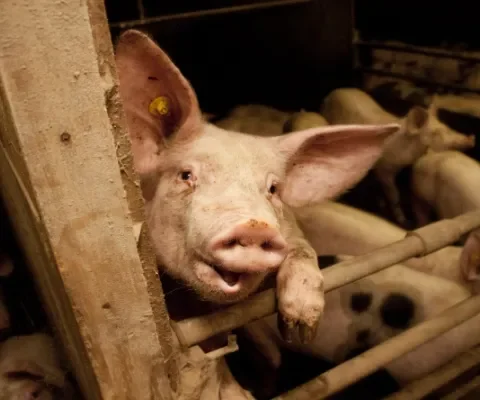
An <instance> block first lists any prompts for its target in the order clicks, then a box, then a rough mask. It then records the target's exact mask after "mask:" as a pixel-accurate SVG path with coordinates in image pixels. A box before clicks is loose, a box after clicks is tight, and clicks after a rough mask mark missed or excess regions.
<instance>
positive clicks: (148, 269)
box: [0, 0, 480, 400]
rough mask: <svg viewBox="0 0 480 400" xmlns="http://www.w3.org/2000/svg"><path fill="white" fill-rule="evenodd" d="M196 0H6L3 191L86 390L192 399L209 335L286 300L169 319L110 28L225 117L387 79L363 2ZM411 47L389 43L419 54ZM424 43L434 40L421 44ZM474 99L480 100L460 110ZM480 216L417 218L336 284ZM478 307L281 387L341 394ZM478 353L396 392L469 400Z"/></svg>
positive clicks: (91, 395) (331, 270) (337, 269)
mask: <svg viewBox="0 0 480 400" xmlns="http://www.w3.org/2000/svg"><path fill="white" fill-rule="evenodd" d="M196 3H197V2H195V3H194V2H188V1H185V2H183V3H180V2H179V3H173V2H172V3H168V4H167V3H165V4H163V3H161V2H153V1H147V0H145V1H141V0H138V1H130V2H122V4H121V5H120V4H118V2H112V1H106V4H104V3H103V2H102V1H98V0H88V1H86V2H80V3H75V4H73V3H71V2H63V1H56V0H55V1H45V0H41V1H37V2H35V3H32V2H26V1H15V2H13V1H9V0H5V1H3V2H2V14H1V15H0V96H1V97H0V107H1V108H0V110H1V113H0V115H1V117H0V139H1V140H0V146H1V148H0V179H1V181H0V190H1V196H2V199H3V201H4V203H5V206H6V210H7V212H8V215H9V219H10V221H11V224H12V226H13V229H14V231H15V234H16V237H17V239H18V242H19V243H20V246H21V248H22V250H23V252H24V254H25V257H26V259H27V264H28V266H29V269H30V271H31V274H32V276H33V280H34V282H35V284H36V287H37V288H38V292H39V296H40V299H41V302H42V304H43V305H44V307H45V310H46V311H47V314H48V318H49V321H50V322H51V325H52V327H53V330H54V332H55V336H56V338H58V339H59V340H60V342H61V344H62V348H63V351H64V353H65V356H66V358H67V359H68V363H69V365H70V366H71V369H72V371H73V375H74V376H75V379H76V380H77V381H78V384H79V387H80V391H81V392H82V394H83V397H84V398H85V399H89V400H90V399H118V400H123V399H125V400H126V399H175V398H178V393H180V392H181V389H182V385H185V384H186V379H187V378H185V376H187V377H188V373H189V369H188V366H189V361H188V357H189V356H190V354H193V353H192V351H193V350H198V349H199V348H198V344H199V343H201V342H202V341H204V340H205V339H208V338H210V337H213V336H214V335H216V334H218V333H224V332H230V331H232V330H234V329H236V328H239V327H241V326H244V325H245V324H247V323H248V322H251V321H255V320H258V319H260V318H262V317H265V316H268V315H271V314H273V313H275V311H276V301H275V292H274V290H267V291H264V292H261V293H258V294H256V295H254V296H253V297H251V298H249V299H247V300H246V301H244V302H241V303H239V304H236V305H233V306H231V307H229V308H227V309H225V310H221V311H218V312H216V313H213V314H210V315H205V316H201V317H195V318H189V319H185V320H183V321H179V322H173V321H171V320H170V319H169V315H168V312H167V309H166V305H165V302H164V298H165V294H164V293H163V289H162V285H161V283H160V276H159V273H158V271H157V266H156V258H155V254H154V252H153V249H152V244H151V241H150V239H149V236H148V234H147V233H146V230H145V228H144V225H143V222H144V218H145V217H144V205H143V200H142V195H141V192H140V186H139V179H138V177H137V175H136V173H135V171H134V170H133V163H132V156H131V150H130V142H129V140H128V137H127V128H126V124H125V121H124V119H125V118H124V111H123V106H122V102H121V101H120V98H119V93H118V78H117V73H116V66H115V61H114V56H113V46H112V41H115V40H116V38H117V36H118V34H119V33H120V31H121V30H123V29H125V28H132V27H134V28H138V29H142V30H145V31H148V32H149V33H151V34H152V35H153V36H154V37H155V39H156V40H158V42H159V44H160V45H161V46H162V48H164V49H165V50H166V51H167V52H168V53H169V54H170V55H171V56H172V58H173V60H174V61H175V62H176V64H177V65H178V66H179V68H180V69H181V70H182V72H184V73H185V75H186V77H187V78H188V79H189V80H190V81H191V82H192V85H193V86H194V87H195V90H196V92H197V93H198V97H199V101H200V104H201V106H202V110H203V111H205V112H209V113H214V114H222V113H225V112H227V111H228V110H229V109H230V108H231V107H233V106H235V105H237V104H245V103H262V104H268V105H270V106H273V107H277V108H279V109H300V108H306V109H312V110H316V109H317V108H318V105H319V103H320V102H321V99H322V98H323V97H324V96H325V95H327V94H328V93H329V92H330V91H331V90H333V89H335V88H338V87H345V86H353V85H355V84H359V82H360V81H359V79H358V78H359V75H356V74H355V72H362V73H364V74H365V75H361V76H360V78H362V79H364V81H361V82H362V84H363V86H364V87H365V88H369V89H373V88H374V86H375V85H376V84H377V83H375V82H374V83H373V84H372V83H369V81H367V79H368V76H370V75H375V76H377V75H382V76H385V75H388V71H387V72H385V71H384V70H383V69H382V70H381V71H378V68H377V67H371V66H367V65H366V62H365V61H364V60H363V61H362V59H361V57H366V56H362V55H361V54H359V53H360V52H361V50H362V49H361V48H368V49H370V48H372V47H374V45H375V44H376V42H373V41H371V40H366V39H365V40H363V39H362V40H360V37H359V34H358V33H357V34H355V19H354V7H353V4H352V2H351V1H350V0H341V1H338V0H337V1H333V0H271V1H247V0H241V1H240V0H239V1H229V2H228V3H229V4H228V5H226V4H225V3H224V2H219V1H209V2H205V6H204V8H202V9H199V8H198V7H199V6H198V4H196ZM194 4H195V6H194ZM360 6H362V5H361V4H360V2H359V7H360ZM105 7H106V8H105ZM362 7H367V5H365V6H362ZM107 15H108V19H107ZM357 19H359V18H357ZM360 25H361V24H360ZM360 33H361V32H360ZM354 37H356V40H354ZM377 44H378V43H377ZM396 46H397V47H394V49H393V50H391V49H390V50H391V51H400V50H401V51H404V50H405V46H404V47H402V46H401V45H398V44H397V45H396ZM412 46H413V45H411V46H410V47H408V49H410V50H411V49H412ZM399 49H400V50H399ZM408 49H407V50H408ZM418 51H427V50H425V49H420V48H419V47H415V46H414V47H413V52H418ZM356 53H357V55H358V57H355V54H356ZM422 54H423V53H422ZM427 55H428V56H429V57H434V56H435V51H433V50H432V51H431V52H430V53H428V54H427ZM447 56H448V57H457V54H456V53H455V54H454V53H453V52H450V53H448V54H447ZM440 57H443V58H445V57H444V55H441V56H440ZM464 58H465V57H464ZM467 58H468V57H467ZM455 60H460V61H458V62H461V60H462V58H461V56H459V57H458V58H455ZM467 61H468V60H467ZM470 61H471V60H470ZM394 64H395V63H392V65H394ZM382 65H383V66H385V65H387V67H388V66H389V65H390V64H389V62H387V63H386V64H385V63H384V64H382ZM390 72H391V71H390ZM367 75H368V76H367ZM405 75H406V74H396V73H395V72H392V73H391V76H393V77H394V78H398V79H400V78H401V79H405V78H406V76H405ZM414 78H415V77H414ZM423 81H425V79H423ZM419 82H420V83H422V79H419ZM419 82H417V81H415V83H416V84H420V83H419ZM380 83H383V81H381V82H380ZM427 83H428V84H429V85H430V86H428V88H431V86H432V83H431V82H427ZM434 84H435V82H434ZM437 84H438V85H437V86H442V85H443V86H442V87H450V88H453V89H455V93H453V94H451V93H449V92H442V93H441V94H443V95H444V97H443V101H444V103H443V104H444V105H445V108H446V109H447V113H448V112H450V113H455V112H457V111H460V112H466V111H465V110H467V111H468V110H470V109H471V108H472V107H473V108H475V104H476V103H475V102H476V101H477V100H476V99H475V98H474V97H461V96H462V95H463V94H462V91H461V88H459V87H458V86H459V84H458V83H457V84H456V85H455V84H448V83H442V82H440V83H438V82H437ZM369 85H370V86H369ZM467 86H468V85H467ZM478 90H479V88H476V87H473V88H472V87H470V86H468V88H467V89H466V90H465V91H466V92H474V93H476V91H478ZM448 96H449V97H448ZM458 97H460V98H464V99H465V98H466V100H465V101H466V102H467V105H468V107H467V106H465V107H463V108H460V110H459V109H458V108H457V109H455V107H454V106H455V105H456V104H457V103H458V101H457V100H458ZM472 102H473V104H474V105H473V106H472V105H471V104H472ZM452 104H453V105H454V106H452ZM462 104H463V103H462ZM449 109H450V111H448V110H449ZM468 114H469V116H471V115H470V114H471V113H468ZM461 117H462V115H460V116H459V118H460V119H461ZM474 117H475V115H473V118H474ZM472 124H474V123H473V122H472ZM474 133H476V132H474ZM475 155H476V154H475V153H473V156H475ZM354 194H355V193H354ZM353 202H354V203H356V204H362V201H361V200H358V201H357V202H356V201H355V200H354V201H353ZM377 211H378V210H377ZM476 228H480V211H472V212H469V213H466V214H463V215H460V216H458V217H455V218H452V219H448V220H440V221H437V222H434V223H432V224H429V225H426V226H423V227H421V228H418V229H414V230H412V231H410V232H409V233H408V235H407V237H405V239H403V240H400V241H397V242H395V243H392V244H390V245H387V246H385V247H382V248H379V249H377V250H374V251H371V252H369V253H367V254H364V255H361V256H357V257H354V258H353V259H350V260H347V261H343V262H340V263H337V264H336V265H333V266H331V267H328V268H327V269H325V270H324V275H325V290H326V291H332V290H334V289H337V288H339V287H342V286H343V285H346V284H348V283H351V282H354V281H356V280H358V279H360V278H362V277H365V276H368V275H370V274H373V273H375V272H377V271H380V270H382V269H385V268H388V267H390V266H392V265H394V264H397V263H400V262H402V261H405V260H408V259H411V258H412V257H417V256H424V255H426V254H429V253H432V252H434V251H436V250H438V249H441V248H443V247H445V246H447V245H449V244H452V243H455V242H457V241H458V240H459V239H461V238H462V237H463V236H464V235H465V234H467V233H469V232H471V231H473V230H475V229H476ZM479 314H480V298H479V297H478V295H472V296H471V297H470V298H468V299H467V300H465V301H463V302H461V303H459V304H457V305H455V306H453V307H452V308H450V309H448V310H446V311H444V312H443V313H441V314H439V315H438V316H436V317H434V318H433V319H430V320H427V321H425V322H422V323H420V324H418V325H416V326H414V327H412V328H410V329H408V330H406V331H405V332H403V333H402V334H400V335H398V336H395V337H394V338H391V339H389V340H387V341H385V342H384V343H382V344H380V345H378V346H376V347H374V348H372V349H370V350H368V351H366V352H365V353H363V354H361V355H358V356H357V357H354V358H352V359H350V360H348V361H345V362H344V363H342V364H340V365H338V366H335V367H333V368H331V369H329V370H328V371H326V372H324V373H322V374H321V375H319V376H318V377H316V378H314V379H313V380H310V381H308V382H303V383H301V384H298V387H296V388H293V387H292V388H288V390H287V391H286V392H285V393H282V394H277V395H276V397H275V399H295V400H297V399H298V400H301V399H321V398H327V397H329V396H332V395H334V394H335V393H337V392H340V391H341V390H343V389H345V388H347V387H348V386H350V385H352V384H354V383H355V382H357V381H359V380H360V379H362V378H364V377H366V376H367V375H369V374H371V373H373V372H375V371H377V370H379V369H381V368H382V367H384V366H385V365H387V364H388V363H390V362H391V361H393V360H395V359H397V358H398V357H400V356H402V355H404V354H405V353H407V352H409V351H411V350H414V349H415V348H417V347H419V346H420V345H422V344H423V343H425V342H427V341H430V340H432V339H433V338H435V337H437V336H438V335H440V334H442V333H444V332H446V331H448V330H450V329H452V328H454V327H455V326H457V325H459V324H460V323H462V322H464V321H467V320H469V319H471V318H473V317H475V316H476V315H479ZM238 347H239V346H238V345H237V343H236V341H235V336H230V341H229V344H228V345H227V347H225V348H223V349H218V350H215V351H214V352H212V353H207V354H204V353H203V352H201V356H200V358H201V360H202V362H204V363H205V364H208V363H209V362H213V360H215V359H216V358H218V357H223V356H224V355H226V354H229V355H230V356H233V355H234V354H235V352H236V351H237V350H238ZM185 360H187V361H185ZM479 365H480V352H479V349H478V348H474V349H472V350H470V351H469V352H467V353H465V354H462V355H460V356H459V357H458V358H457V359H455V360H453V361H451V363H449V364H446V365H445V366H443V367H442V368H440V369H438V370H436V371H434V372H433V373H432V374H430V375H429V376H427V377H425V378H423V379H422V380H420V381H416V382H413V383H412V384H410V385H409V386H407V387H405V388H403V390H399V391H398V392H396V393H391V394H390V397H389V398H390V399H402V398H405V399H406V398H408V399H420V398H424V397H425V396H426V395H428V394H429V393H432V392H435V391H438V390H439V389H442V388H443V390H447V389H448V390H447V392H446V393H453V395H455V393H457V395H456V396H457V397H449V398H458V399H459V398H463V397H461V396H465V395H466V394H467V392H471V391H472V390H474V389H475V387H476V386H480V383H479V382H478V379H477V378H473V379H470V378H472V377H471V376H469V379H468V382H465V379H464V380H463V381H462V382H461V383H456V384H455V385H454V386H453V388H452V387H448V383H449V382H451V381H454V379H456V378H458V377H459V376H461V375H464V374H466V373H469V372H470V375H471V373H472V371H474V372H475V371H477V372H478V368H479ZM445 388H447V389H445ZM444 396H447V395H446V394H444ZM445 398H446V397H445ZM192 400H193V398H192Z"/></svg>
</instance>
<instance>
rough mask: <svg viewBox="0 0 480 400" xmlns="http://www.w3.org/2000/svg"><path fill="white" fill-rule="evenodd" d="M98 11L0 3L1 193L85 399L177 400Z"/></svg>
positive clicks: (54, 2)
mask: <svg viewBox="0 0 480 400" xmlns="http://www.w3.org/2000/svg"><path fill="white" fill-rule="evenodd" d="M92 4H93V3H85V2H81V3H77V2H75V3H72V2H64V1H60V0H50V1H47V0H39V1H36V2H28V1H26V0H20V1H13V0H3V1H2V3H1V8H2V13H1V14H0V55H1V56H0V79H1V86H0V95H1V97H0V100H1V102H2V107H1V112H0V139H1V143H2V147H1V148H0V177H1V182H0V186H1V190H2V194H3V195H4V197H5V201H6V203H7V208H8V210H9V213H10V214H11V215H12V217H13V218H12V219H13V220H14V221H13V222H14V225H15V229H16V232H17V234H18V235H19V238H20V240H21V243H22V245H23V246H24V248H25V250H26V253H27V257H28V259H29V260H30V264H31V268H32V270H33V273H34V276H35V278H36V281H37V283H38V286H39V288H40V292H41V294H42V297H43V299H44V300H45V304H46V305H47V308H48V311H49V314H50V316H51V318H52V321H53V322H54V324H55V327H56V329H57V331H58V333H59V334H60V337H61V339H62V341H63V344H64V347H65V350H66V352H67V354H68V356H69V358H70V360H71V363H72V366H73V368H74V370H75V374H76V376H77V378H78V380H79V383H80V385H81V387H82V390H83V392H84V394H85V397H86V398H88V399H101V398H103V399H118V400H120V399H125V400H126V399H160V398H162V399H168V398H171V391H170V388H169V387H166V383H167V384H168V378H167V376H166V371H165V368H164V362H165V359H164V357H165V356H166V355H168V353H169V351H170V350H169V343H168V335H169V333H167V332H163V335H160V334H159V333H158V332H157V326H159V320H158V314H160V315H161V314H162V313H163V312H164V311H162V310H157V318H156V317H155V316H154V312H153V309H152V304H157V305H158V301H159V300H158V299H153V300H152V298H151V296H150V295H149V293H152V288H151V287H149V279H150V280H151V279H153V277H152V276H151V275H149V273H148V271H147V272H144V270H143V268H142V262H141V259H140V257H139V254H138V252H137V250H136V242H135V238H134V234H133V229H132V217H131V215H130V213H132V216H133V217H134V218H137V217H138V215H141V212H136V211H138V210H139V208H140V209H141V207H142V206H141V202H139V200H138V196H137V197H136V198H135V196H136V195H135V192H134V191H133V190H130V191H129V189H128V187H126V189H127V190H125V188H124V185H123V184H122V176H121V173H120V169H119V167H118V160H117V157H116V145H118V144H119V143H120V142H119V140H120V139H118V137H117V139H118V140H117V142H115V141H114V137H113V136H112V124H111V120H110V119H109V115H108V113H107V108H108V109H109V110H111V108H110V107H113V106H116V107H118V102H117V103H115V100H113V103H111V104H109V103H108V102H109V101H110V100H112V98H113V99H114V97H115V96H113V97H112V95H111V94H112V90H113V92H114V91H115V79H114V77H112V76H114V75H110V74H103V75H102V73H101V71H100V70H99V65H100V58H99V54H98V53H97V50H98V45H99V43H101V41H99V40H94V35H96V34H99V32H100V31H98V30H93V31H92V27H91V25H90V17H91V16H92V15H91V14H90V13H89V7H92ZM97 11H98V10H97ZM97 39H98V38H97ZM103 43H104V44H105V43H108V41H107V42H103ZM110 46H111V45H110ZM104 51H105V52H106V53H104V54H103V55H104V56H105V54H107V53H108V52H111V48H110V47H109V46H107V48H104ZM107 58H108V57H107ZM110 59H112V58H111V56H110ZM109 94H110V95H109ZM116 123H117V124H120V125H121V124H122V122H121V121H120V120H118V121H116ZM115 128H118V127H113V130H114V131H115ZM122 151H125V148H123V150H122ZM13 170H15V171H16V173H13ZM125 171H126V172H125V173H128V168H127V169H126V170H125ZM125 173H124V174H125ZM135 181H136V180H135V179H134V178H133V182H135ZM132 193H133V194H132ZM126 197H127V198H128V200H129V201H125V198H126ZM150 257H151V256H150ZM143 261H144V262H145V259H143ZM150 283H151V282H150ZM157 286H158V285H157ZM149 290H150V291H149ZM157 295H158V292H157ZM159 298H160V299H161V297H159ZM162 306H163V307H164V304H163V303H162V302H161V300H160V307H162ZM163 310H164V308H163ZM164 315H165V314H163V316H164ZM163 323H164V324H166V322H165V321H163ZM161 340H162V342H161Z"/></svg>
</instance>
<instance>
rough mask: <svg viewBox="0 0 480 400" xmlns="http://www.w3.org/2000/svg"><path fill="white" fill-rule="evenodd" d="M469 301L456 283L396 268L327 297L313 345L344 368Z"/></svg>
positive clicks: (467, 292) (328, 294)
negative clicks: (344, 364) (355, 358)
mask: <svg viewBox="0 0 480 400" xmlns="http://www.w3.org/2000/svg"><path fill="white" fill-rule="evenodd" d="M345 258H347V257H342V259H345ZM348 258H350V257H348ZM469 296H470V294H469V291H468V290H467V289H466V288H464V287H463V286H462V285H459V284H457V283H455V282H451V281H449V280H447V279H444V278H440V277H436V276H431V275H428V274H425V273H423V272H419V271H416V270H413V269H411V268H409V267H406V266H403V265H394V266H392V267H389V268H387V269H385V270H383V271H380V272H377V273H375V274H372V275H370V276H368V277H365V278H363V279H360V280H358V281H356V282H353V283H350V284H348V285H345V286H342V287H341V288H338V289H335V290H333V291H331V292H328V293H327V294H326V296H325V313H324V315H323V317H322V320H321V322H320V326H319V328H318V331H317V332H318V333H317V337H316V338H315V340H314V342H313V344H310V345H309V346H310V347H311V348H312V349H313V351H314V352H315V353H316V355H317V356H319V357H322V358H325V359H328V360H330V361H332V362H335V363H341V362H343V361H345V360H346V359H348V358H350V357H351V356H355V355H358V354H359V353H361V352H363V351H365V350H367V349H369V348H372V347H374V346H376V345H378V344H380V343H382V342H384V341H385V340H387V339H390V338H391V337H394V336H396V335H398V334H399V333H401V332H403V331H405V330H407V329H409V328H411V327H412V326H414V325H416V324H418V323H420V322H422V321H424V320H425V319H429V318H432V317H433V316H435V315H437V314H439V313H441V312H442V311H444V310H446V309H447V308H449V307H451V306H453V305H454V304H456V303H458V302H460V301H463V300H465V299H466V298H468V297H469ZM302 346H303V345H302Z"/></svg>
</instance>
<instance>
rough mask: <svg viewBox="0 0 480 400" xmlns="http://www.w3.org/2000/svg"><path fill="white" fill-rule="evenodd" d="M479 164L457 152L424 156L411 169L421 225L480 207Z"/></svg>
mask: <svg viewBox="0 0 480 400" xmlns="http://www.w3.org/2000/svg"><path fill="white" fill-rule="evenodd" d="M479 185H480V164H479V163H478V162H477V161H476V160H474V159H473V158H470V157H468V156H467V155H465V154H463V153H461V152H458V151H443V152H438V153H429V154H426V155H424V156H422V157H421V158H420V159H419V160H418V161H417V162H416V163H415V164H414V165H413V168H412V178H411V188H412V195H413V201H412V205H413V210H414V214H415V216H416V218H417V221H418V224H419V225H425V224H427V223H428V222H430V218H429V210H431V209H434V210H435V212H436V214H437V216H438V217H439V218H442V219H443V218H453V217H456V216H458V215H460V214H463V213H465V212H468V211H474V210H477V209H480V187H479Z"/></svg>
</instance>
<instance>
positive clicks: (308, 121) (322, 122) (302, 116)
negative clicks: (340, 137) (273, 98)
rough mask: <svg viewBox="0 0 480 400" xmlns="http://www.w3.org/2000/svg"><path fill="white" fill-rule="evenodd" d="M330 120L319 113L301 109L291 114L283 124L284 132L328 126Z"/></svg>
mask: <svg viewBox="0 0 480 400" xmlns="http://www.w3.org/2000/svg"><path fill="white" fill-rule="evenodd" d="M327 125H328V122H327V120H326V119H325V118H323V117H322V116H321V115H320V114H319V113H316V112H310V111H304V110H302V111H299V112H296V113H293V114H292V115H290V117H289V118H288V119H287V120H286V121H285V124H284V125H283V133H290V132H296V131H302V130H305V129H310V128H316V127H318V126H327Z"/></svg>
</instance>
